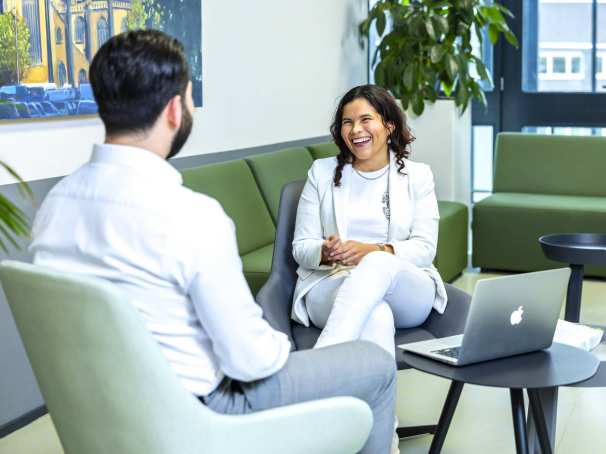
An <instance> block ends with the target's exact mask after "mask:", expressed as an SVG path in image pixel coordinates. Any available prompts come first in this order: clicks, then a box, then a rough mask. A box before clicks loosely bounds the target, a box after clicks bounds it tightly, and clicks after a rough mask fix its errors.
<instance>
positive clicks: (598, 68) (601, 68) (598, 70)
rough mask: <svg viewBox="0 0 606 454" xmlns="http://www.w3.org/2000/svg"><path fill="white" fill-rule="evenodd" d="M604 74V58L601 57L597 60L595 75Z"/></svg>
mask: <svg viewBox="0 0 606 454" xmlns="http://www.w3.org/2000/svg"><path fill="white" fill-rule="evenodd" d="M603 72H604V56H603V55H600V56H598V59H597V60H596V66H595V73H596V74H598V75H599V74H600V73H603Z"/></svg>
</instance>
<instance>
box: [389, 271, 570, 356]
mask: <svg viewBox="0 0 606 454" xmlns="http://www.w3.org/2000/svg"><path fill="white" fill-rule="evenodd" d="M569 277H570V269H569V268H561V269H557V270H549V271H539V272H536V273H524V274H517V275H513V276H505V277H497V278H493V279H484V280H481V281H479V282H478V283H477V284H476V288H475V291H474V293H473V297H472V300H471V307H470V308H469V314H468V315H467V321H466V322H465V331H464V333H465V334H462V335H459V336H451V337H444V338H441V339H431V340H427V341H421V342H414V343H410V344H402V345H398V347H400V348H402V349H404V350H406V351H409V352H413V353H417V354H419V355H423V356H427V357H429V358H432V359H436V360H438V361H443V362H445V363H448V364H452V365H455V366H463V365H465V364H473V363H477V362H480V361H487V360H489V359H497V358H503V357H505V356H512V355H517V354H521V353H528V352H532V351H536V350H540V349H543V348H547V347H549V346H550V345H551V343H552V341H553V335H554V333H555V328H556V324H557V322H558V318H559V315H560V309H561V307H562V302H563V301H564V297H565V294H566V288H567V286H568V279H569Z"/></svg>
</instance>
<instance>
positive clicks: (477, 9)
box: [360, 0, 518, 115]
mask: <svg viewBox="0 0 606 454" xmlns="http://www.w3.org/2000/svg"><path fill="white" fill-rule="evenodd" d="M506 16H508V17H513V15H512V14H511V12H510V11H509V10H508V9H507V8H505V7H504V6H502V5H500V4H498V3H496V2H489V1H487V0H379V1H378V2H376V3H375V5H374V6H373V7H372V9H371V10H370V11H369V14H368V18H367V19H366V20H364V21H363V22H362V23H361V24H360V31H361V32H362V34H363V35H366V36H368V35H369V32H370V28H371V25H372V24H373V23H374V24H375V26H376V31H377V34H378V36H379V38H380V43H379V44H378V46H377V48H376V51H375V53H374V56H373V65H375V63H376V62H377V60H379V62H378V64H376V65H375V68H374V75H375V81H376V83H377V84H379V85H381V86H383V87H385V88H387V89H388V90H390V91H391V92H392V94H393V95H394V96H395V97H396V98H398V99H400V100H401V102H402V107H403V108H404V109H405V110H406V109H408V108H409V106H410V107H411V108H412V111H413V112H414V113H415V114H416V115H421V114H422V113H423V111H424V109H425V103H426V101H429V102H431V103H433V102H435V101H436V100H437V99H438V97H439V96H440V95H442V94H444V95H445V96H446V97H453V98H454V102H455V105H456V106H457V107H459V109H460V111H461V112H464V111H465V109H466V108H467V107H468V105H469V102H470V100H471V99H473V98H477V99H479V100H480V101H481V102H483V103H484V104H485V103H486V98H485V97H484V92H483V91H482V88H481V86H480V81H481V80H486V81H490V79H491V78H490V74H489V73H488V71H487V70H486V66H485V65H484V63H483V62H482V60H481V58H480V56H478V55H476V54H474V49H473V41H472V37H473V36H474V35H475V36H476V37H477V40H478V42H479V44H480V45H481V44H482V42H483V39H484V38H483V31H484V30H486V31H487V34H488V38H489V39H490V41H491V42H492V43H493V44H494V43H496V42H497V40H498V39H499V36H500V35H501V34H502V35H504V37H505V39H506V40H507V41H508V42H509V43H511V44H512V45H514V46H516V47H517V46H518V41H517V39H516V37H515V35H514V34H513V33H512V32H511V30H510V29H509V26H508V25H507V22H506V19H505V17H506ZM388 25H389V27H388Z"/></svg>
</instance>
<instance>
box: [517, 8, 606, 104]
mask: <svg viewBox="0 0 606 454" xmlns="http://www.w3.org/2000/svg"><path fill="white" fill-rule="evenodd" d="M599 3H600V5H601V6H604V5H602V3H603V2H601V1H600V2H599ZM523 14H524V17H523V28H524V29H523V35H522V36H523V37H524V40H523V48H522V58H523V62H524V64H523V65H522V73H523V74H522V89H523V90H524V91H526V92H591V91H592V90H593V88H592V80H591V79H592V76H591V70H592V66H593V65H592V50H593V48H594V44H593V37H592V36H593V34H592V25H591V24H592V18H593V0H574V1H573V0H571V1H563V0H524V6H523ZM605 25H606V23H605ZM599 28H600V25H599V24H598V29H599ZM602 28H603V27H602ZM598 48H599V47H598ZM542 58H545V64H544V65H543V63H541V59H542Z"/></svg>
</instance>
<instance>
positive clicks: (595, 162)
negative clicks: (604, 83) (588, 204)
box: [494, 133, 606, 196]
mask: <svg viewBox="0 0 606 454" xmlns="http://www.w3.org/2000/svg"><path fill="white" fill-rule="evenodd" d="M604 169H606V137H579V136H574V137H572V136H548V135H541V134H520V133H501V134H499V135H498V136H497V141H496V152H495V171H494V192H495V193H496V192H523V193H536V194H564V195H579V196H583V195H584V196H606V178H604V176H603V175H604Z"/></svg>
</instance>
